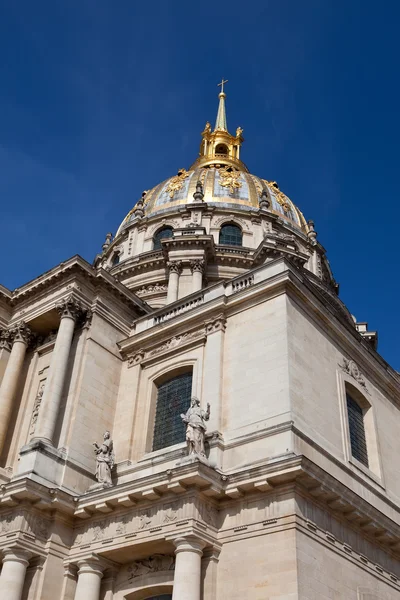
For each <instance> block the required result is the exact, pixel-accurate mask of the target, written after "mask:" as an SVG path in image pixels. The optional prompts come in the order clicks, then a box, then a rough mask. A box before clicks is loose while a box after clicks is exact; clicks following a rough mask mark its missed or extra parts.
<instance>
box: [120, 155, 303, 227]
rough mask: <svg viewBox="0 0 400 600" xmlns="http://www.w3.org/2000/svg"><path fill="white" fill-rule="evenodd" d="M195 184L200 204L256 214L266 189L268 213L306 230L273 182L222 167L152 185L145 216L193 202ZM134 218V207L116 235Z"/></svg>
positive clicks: (181, 174) (299, 215) (194, 171)
mask: <svg viewBox="0 0 400 600" xmlns="http://www.w3.org/2000/svg"><path fill="white" fill-rule="evenodd" d="M198 181H200V182H201V184H202V188H203V193H204V198H203V202H206V203H207V204H209V205H211V206H218V207H220V208H228V209H229V208H230V209H238V208H239V209H240V210H245V211H253V212H254V211H258V210H259V199H260V196H261V194H262V191H263V190H266V191H267V192H269V197H270V199H271V205H270V207H269V211H270V212H272V213H274V214H276V215H278V216H279V217H281V218H283V219H284V220H285V221H287V222H288V223H290V224H291V225H293V226H295V227H297V228H299V229H301V230H303V231H304V232H306V231H307V224H306V221H305V219H304V217H303V214H302V213H301V211H300V210H299V209H298V208H297V207H296V206H295V205H294V204H293V202H292V201H291V200H290V199H289V198H288V197H287V196H286V195H285V194H284V193H283V192H282V191H281V190H280V189H279V187H278V185H277V183H276V182H271V181H267V180H265V179H261V178H260V177H256V176H255V175H251V174H250V173H247V172H245V171H239V170H236V169H232V168H230V167H226V166H224V165H221V166H219V167H217V166H215V167H196V168H195V169H192V170H190V171H186V170H185V169H181V170H180V171H179V172H178V174H177V175H175V176H174V177H170V178H169V179H167V180H166V181H163V182H162V183H160V184H159V185H157V186H155V187H154V188H153V189H151V190H149V191H148V192H147V193H146V196H145V202H144V210H145V214H146V217H151V216H153V215H156V214H159V213H163V212H165V211H170V210H171V209H172V210H173V209H177V208H178V207H179V206H185V205H186V204H192V203H195V202H196V201H195V199H194V197H193V194H194V193H195V192H196V184H197V182H198ZM134 219H135V207H134V208H133V209H132V210H131V211H130V212H129V213H128V214H127V216H126V217H125V219H124V220H123V222H122V223H121V226H120V228H119V230H118V233H117V235H118V234H119V233H120V231H121V230H122V229H123V228H125V226H127V225H128V224H129V223H130V222H131V221H133V220H134Z"/></svg>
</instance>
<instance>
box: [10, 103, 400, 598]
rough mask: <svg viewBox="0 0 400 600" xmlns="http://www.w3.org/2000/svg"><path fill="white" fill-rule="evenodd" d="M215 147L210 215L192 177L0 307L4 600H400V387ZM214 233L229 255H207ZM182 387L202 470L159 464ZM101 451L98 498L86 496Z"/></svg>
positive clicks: (273, 214) (289, 221) (294, 231)
mask: <svg viewBox="0 0 400 600" xmlns="http://www.w3.org/2000/svg"><path fill="white" fill-rule="evenodd" d="M223 100H224V98H223ZM239 130H240V128H239ZM214 133H215V132H214ZM217 133H218V132H217ZM217 133H215V136H214V137H216V139H217V138H218V139H219V137H218V136H220V137H221V139H222V140H224V139H225V138H226V140H227V141H226V143H227V144H232V145H233V146H232V147H234V148H236V150H234V151H233V150H232V152H233V154H232V155H231V156H230V158H227V159H226V167H227V169H226V170H225V175H224V177H225V180H228V179H229V178H230V179H229V182H230V183H229V182H228V183H229V185H231V186H233V187H232V189H230V188H229V185H228V183H227V187H226V192H223V193H225V197H222V196H220V197H219V199H217V200H216V199H215V197H214V196H213V194H212V190H211V187H210V186H211V183H210V181H211V179H210V177H211V175H209V174H206V175H204V177H203V174H202V172H200V171H202V169H203V167H202V166H201V165H202V163H201V157H200V159H198V161H200V163H199V162H198V161H197V162H196V164H195V166H194V168H193V169H192V171H189V172H184V173H183V171H182V172H180V174H178V175H177V176H175V177H174V178H171V180H169V183H168V182H167V183H164V184H162V185H161V184H160V186H158V187H157V188H154V190H152V191H151V192H149V193H147V194H145V195H144V197H143V199H141V200H140V202H139V203H138V204H137V205H136V210H135V209H133V211H131V213H129V215H128V217H127V218H126V219H125V220H124V222H123V224H122V226H121V228H120V230H119V232H118V235H117V236H116V237H115V239H114V240H113V239H112V236H107V239H106V242H105V244H104V246H103V252H102V254H100V255H98V256H97V257H96V260H95V262H94V264H93V265H89V264H88V263H86V262H85V261H84V260H83V259H81V258H80V257H73V258H71V259H70V260H68V261H65V262H64V263H62V264H60V265H58V266H57V267H55V268H54V269H52V270H51V271H48V272H47V273H45V274H43V275H42V276H40V277H38V278H37V279H36V280H34V281H32V282H30V283H28V284H26V285H24V286H22V287H21V288H19V289H17V290H14V291H12V292H11V291H9V290H7V289H5V288H3V287H0V329H1V332H0V381H1V386H0V417H1V418H0V444H1V463H0V480H1V483H2V486H1V492H0V550H1V553H2V571H1V575H0V597H1V598H7V600H22V599H24V600H39V599H41V600H54V599H56V598H60V599H61V600H100V599H102V600H140V599H142V600H143V599H145V598H153V597H157V596H162V595H167V596H168V595H172V597H173V599H174V600H189V599H190V600H222V599H223V598H225V597H229V598H232V599H233V600H239V599H240V600H242V599H243V598H251V599H252V600H265V599H266V598H270V599H273V598H274V599H278V598H279V599H281V600H289V599H293V600H294V599H301V600H316V599H318V600H320V599H327V600H328V599H332V598H346V599H348V600H373V599H374V600H389V599H396V598H399V599H400V555H399V552H400V514H399V509H400V499H399V498H400V489H398V488H399V486H400V481H399V477H398V466H397V463H398V460H397V457H398V456H399V455H400V437H399V435H398V428H399V422H400V420H399V419H400V418H399V406H400V378H399V375H398V374H397V373H396V372H395V371H394V370H393V369H391V368H390V367H389V365H387V364H386V363H385V362H384V360H383V359H382V358H381V357H380V356H379V354H378V353H377V352H376V334H375V333H374V332H368V331H367V327H366V324H365V323H363V324H356V323H355V322H354V319H353V318H352V317H351V315H350V314H349V312H348V311H347V309H346V307H345V306H344V305H343V304H342V303H341V301H340V300H339V298H338V296H337V286H336V284H335V282H334V279H333V276H332V273H331V271H330V268H329V263H328V262H327V259H326V256H325V250H324V249H323V247H322V246H321V245H320V244H319V242H318V241H317V238H316V232H315V229H314V225H313V223H311V222H309V223H308V224H306V223H305V221H304V219H303V218H302V215H301V213H300V212H299V211H298V212H296V211H297V210H298V209H296V208H295V207H294V205H292V204H291V203H290V201H289V200H288V199H286V200H285V198H286V197H284V195H282V192H280V190H279V188H277V186H276V187H275V186H274V185H272V184H271V183H268V182H265V180H258V179H257V178H254V177H253V176H251V175H250V174H248V172H247V169H246V168H245V167H244V165H242V163H240V160H239V159H238V154H237V152H238V147H239V146H240V144H241V142H242V141H243V140H242V138H241V137H240V139H239V142H240V143H239V142H238V138H236V137H235V136H230V134H226V135H225V134H224V133H223V134H222V133H221V132H220V133H218V135H217ZM210 135H211V134H210V133H209V129H208V128H207V129H206V130H205V131H204V132H203V139H205V140H206V141H207V140H209V141H210V140H211V141H212V139H213V138H212V135H211V137H210ZM238 135H240V136H241V130H240V131H239V134H238ZM211 141H210V143H211ZM221 143H222V142H221ZM204 147H207V148H208V146H206V145H205V146H202V148H204ZM218 147H219V148H220V145H219V146H218ZM207 152H208V154H207V156H206V157H203V158H204V161H206V164H207V167H209V168H210V173H211V174H212V177H217V173H216V172H215V173H214V171H215V170H216V169H218V168H219V167H218V166H215V165H214V163H213V156H212V155H210V152H209V151H208V150H207ZM235 153H236V154H235ZM217 159H218V164H219V165H220V163H221V161H222V164H224V162H223V161H224V158H223V156H220V155H219V154H218V156H216V157H215V161H216V160H217ZM215 161H214V162H215ZM213 165H214V166H213ZM232 165H233V166H234V167H235V168H236V167H237V168H238V171H237V173H236V174H234V175H230V173H231V172H230V171H229V169H228V167H230V166H232ZM213 169H214V171H213ZM241 169H242V170H241ZM199 170H200V171H199ZM203 170H204V169H203ZM188 173H189V175H188ZM193 173H195V174H196V178H193ZM238 173H239V174H238ZM243 174H245V175H243ZM198 176H199V177H200V180H197V177H198ZM201 177H203V180H201ZM218 177H220V176H219V175H218ZM240 178H242V181H243V188H244V187H245V185H247V186H248V189H249V190H250V191H249V198H250V199H249V198H244V199H243V197H242V199H240V196H239V200H238V199H237V196H238V193H237V190H238V189H239V188H238V185H239V183H238V182H240V181H241V179H240ZM246 178H247V179H246ZM249 178H250V179H249ZM251 178H253V179H251ZM188 180H189V182H188ZM225 180H221V178H220V184H219V185H220V187H219V188H218V190H219V191H218V190H217V191H218V193H221V192H220V188H221V186H222V187H223V184H225V183H226V181H225ZM251 181H253V184H254V189H253V188H251V185H250V183H251ZM260 181H261V183H259V182H260ZM235 182H236V183H235ZM257 182H258V183H257ZM262 182H264V183H265V186H264V183H262ZM267 183H268V185H267ZM184 185H187V189H186V192H185V194H184V196H183V197H182V195H181V196H179V199H177V200H176V202H175V203H174V194H178V195H179V194H180V193H181V190H184V187H183V186H184ZM180 186H181V187H180ZM235 186H236V187H235ZM257 186H259V187H260V186H261V187H260V189H258V187H257ZM164 189H166V190H167V191H168V193H167V200H168V207H167V208H165V204H164V205H161V208H160V205H159V204H157V202H158V201H159V198H162V194H163V193H164V192H163V190H164ZM215 189H216V188H215ZM221 189H222V188H221ZM239 191H240V189H239ZM172 192H173V193H172ZM171 193H172V196H171ZM182 193H183V192H182ZM193 194H195V196H194V197H193ZM235 194H236V196H235ZM257 194H258V195H259V200H257ZM254 195H255V197H256V202H255V201H254ZM278 200H280V202H281V204H279V202H278ZM274 202H275V204H274ZM278 204H279V206H278ZM163 206H164V208H163ZM282 206H283V207H285V206H286V209H287V213H285V212H282V213H280V212H279V210H280V208H279V207H282ZM274 207H275V208H274ZM291 207H292V208H291ZM289 209H290V211H292V212H291V213H290V214H291V215H292V216H291V217H290V218H289V216H288V214H289V212H288V211H289ZM282 210H283V209H282ZM296 215H297V217H296ZM295 218H297V221H296V220H295ZM225 224H231V225H236V226H237V227H239V228H240V231H241V235H242V241H241V245H229V244H224V243H220V242H221V237H220V232H221V228H222V227H223V226H224V225H225ZM166 226H170V227H171V228H172V229H173V232H172V234H168V235H169V237H165V238H164V239H162V240H161V244H160V245H161V247H160V248H156V249H154V248H153V244H154V236H155V233H156V232H157V231H159V229H160V227H166ZM116 255H117V257H118V260H117V259H116ZM357 325H358V326H357ZM188 372H191V373H192V390H191V392H192V393H191V395H192V396H195V397H197V398H199V399H200V403H201V406H202V408H203V409H206V406H207V403H210V405H211V413H210V418H209V420H208V421H207V434H206V454H207V460H204V461H201V460H197V459H196V457H192V458H191V460H188V457H187V456H186V455H187V448H186V442H185V438H184V435H183V437H182V438H179V439H178V440H177V443H174V444H173V445H171V446H167V447H162V448H161V449H158V450H153V441H154V435H155V433H154V423H155V419H156V412H157V406H158V404H157V403H158V398H159V393H160V392H159V390H160V386H161V385H162V384H163V383H164V382H165V381H169V379H171V378H172V377H174V376H177V377H178V376H179V375H180V374H183V373H188ZM348 394H351V396H352V397H354V398H355V399H356V400H357V402H358V403H359V405H360V407H361V411H362V415H363V417H362V418H363V427H364V428H365V445H366V449H367V452H368V465H366V464H365V462H364V463H363V462H362V461H360V460H359V459H358V458H356V457H355V455H354V449H353V446H352V443H353V440H352V438H351V433H350V422H349V415H348V412H347V404H346V402H347V400H346V399H347V395H348ZM178 401H179V398H176V403H178ZM174 402H175V400H174ZM174 402H172V404H171V406H170V409H169V410H170V411H171V412H173V411H174V410H175V404H174ZM105 431H110V432H111V436H112V438H113V444H114V452H115V461H116V462H115V466H114V467H113V469H112V471H111V474H112V486H111V487H104V486H102V485H99V484H98V482H97V484H96V479H95V461H96V454H95V453H94V451H93V442H94V441H95V440H99V439H102V437H103V433H104V432H105Z"/></svg>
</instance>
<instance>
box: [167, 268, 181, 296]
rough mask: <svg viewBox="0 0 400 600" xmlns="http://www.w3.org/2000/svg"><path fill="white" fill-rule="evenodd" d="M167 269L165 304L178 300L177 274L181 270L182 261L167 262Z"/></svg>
mask: <svg viewBox="0 0 400 600" xmlns="http://www.w3.org/2000/svg"><path fill="white" fill-rule="evenodd" d="M167 267H168V269H169V280H168V292H167V304H170V303H171V302H175V300H178V289H179V275H180V273H181V270H182V263H181V261H179V260H175V261H171V262H168V263H167Z"/></svg>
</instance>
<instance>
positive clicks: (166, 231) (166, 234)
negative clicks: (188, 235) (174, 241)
mask: <svg viewBox="0 0 400 600" xmlns="http://www.w3.org/2000/svg"><path fill="white" fill-rule="evenodd" d="M173 233H174V230H173V229H172V227H163V228H162V229H159V230H158V231H157V233H155V234H154V236H153V249H154V250H161V240H164V239H165V238H171V237H172V235H173Z"/></svg>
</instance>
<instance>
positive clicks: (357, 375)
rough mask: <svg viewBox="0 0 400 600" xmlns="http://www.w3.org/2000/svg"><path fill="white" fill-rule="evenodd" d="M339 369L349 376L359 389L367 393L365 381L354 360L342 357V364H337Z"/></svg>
mask: <svg viewBox="0 0 400 600" xmlns="http://www.w3.org/2000/svg"><path fill="white" fill-rule="evenodd" d="M339 367H340V368H341V369H342V371H344V372H345V373H347V374H348V375H350V376H351V377H352V378H353V379H354V380H355V381H356V382H357V383H358V384H359V385H360V386H361V387H363V388H364V390H365V391H366V392H367V393H369V391H368V388H367V384H366V383H365V379H364V377H363V376H362V375H361V372H360V369H359V368H358V366H357V364H356V363H355V362H354V360H352V359H348V358H345V357H343V362H342V363H341V364H340V363H339Z"/></svg>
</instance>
